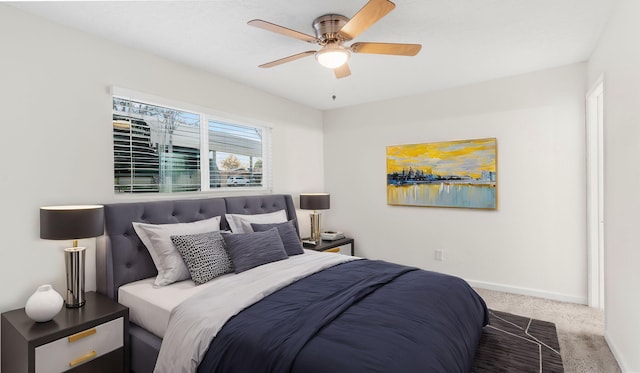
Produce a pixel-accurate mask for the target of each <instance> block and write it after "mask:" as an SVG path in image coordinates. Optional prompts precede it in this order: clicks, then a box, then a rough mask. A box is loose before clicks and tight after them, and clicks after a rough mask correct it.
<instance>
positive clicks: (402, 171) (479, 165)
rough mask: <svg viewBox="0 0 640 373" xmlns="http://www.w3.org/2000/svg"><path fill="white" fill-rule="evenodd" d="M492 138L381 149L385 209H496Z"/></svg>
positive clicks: (494, 153)
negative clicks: (384, 155) (383, 151)
mask: <svg viewBox="0 0 640 373" xmlns="http://www.w3.org/2000/svg"><path fill="white" fill-rule="evenodd" d="M496 162H497V141H496V139H495V138H487V139H475V140H460V141H445V142H433V143H425V144H409V145H394V146H387V204H389V205H403V206H427V207H463V208H478V209H496V208H497V185H496V181H497V177H498V174H497V169H496Z"/></svg>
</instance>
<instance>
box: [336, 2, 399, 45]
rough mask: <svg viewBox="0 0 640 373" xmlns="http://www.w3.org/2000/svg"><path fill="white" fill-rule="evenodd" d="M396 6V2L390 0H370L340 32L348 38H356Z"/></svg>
mask: <svg viewBox="0 0 640 373" xmlns="http://www.w3.org/2000/svg"><path fill="white" fill-rule="evenodd" d="M395 7H396V4H394V3H392V2H391V1H389V0H369V2H368V3H367V4H365V6H363V7H362V9H360V10H359V11H358V13H356V14H355V15H354V16H353V17H352V18H351V19H350V20H349V22H347V24H346V25H344V26H342V29H340V32H339V33H340V35H342V36H343V37H344V38H345V39H346V40H351V39H354V38H355V37H356V36H358V35H360V33H362V32H363V31H364V30H366V29H368V28H369V27H370V26H371V25H373V24H374V23H376V22H378V20H380V18H382V17H384V16H386V15H387V13H389V12H390V11H392V10H393V8H395Z"/></svg>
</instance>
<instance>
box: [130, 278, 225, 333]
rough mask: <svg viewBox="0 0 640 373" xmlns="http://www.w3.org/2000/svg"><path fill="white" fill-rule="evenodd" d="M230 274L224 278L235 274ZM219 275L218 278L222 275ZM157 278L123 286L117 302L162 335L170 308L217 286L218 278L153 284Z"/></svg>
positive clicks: (138, 321) (151, 329) (146, 326)
mask: <svg viewBox="0 0 640 373" xmlns="http://www.w3.org/2000/svg"><path fill="white" fill-rule="evenodd" d="M233 275H234V274H227V275H224V276H221V277H227V276H233ZM221 277H218V278H221ZM155 279H156V278H155V277H150V278H146V279H144V280H139V281H135V282H131V283H128V284H126V285H123V286H120V288H119V289H118V302H119V303H121V304H122V305H124V306H127V307H129V320H130V321H131V322H133V323H135V324H136V325H139V326H141V327H143V328H144V329H147V330H148V331H150V332H151V333H153V334H155V335H156V336H158V337H160V338H163V337H164V334H165V332H166V331H167V325H169V316H171V311H172V310H173V309H174V308H175V307H176V306H177V305H179V304H180V303H182V301H184V300H185V299H187V298H189V297H191V296H193V295H195V294H197V293H199V292H201V291H203V290H205V289H207V288H209V287H211V286H215V280H214V281H209V282H207V283H205V284H202V285H199V286H196V284H195V283H194V282H193V281H192V280H184V281H180V282H174V283H173V284H170V285H166V286H160V287H158V286H154V284H153V283H154V281H155Z"/></svg>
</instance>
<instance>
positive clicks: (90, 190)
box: [0, 5, 324, 311]
mask: <svg viewBox="0 0 640 373" xmlns="http://www.w3.org/2000/svg"><path fill="white" fill-rule="evenodd" d="M0 45H1V46H2V51H1V52H0V53H1V57H0V105H1V107H2V115H1V116H0V118H1V119H0V122H1V123H2V130H3V134H2V136H1V137H0V155H1V159H2V168H1V171H0V198H1V199H2V203H1V205H2V207H3V212H4V214H3V215H4V217H3V218H2V224H0V237H2V240H3V241H2V244H1V245H0V269H1V270H0V294H1V297H0V311H6V310H9V309H13V308H18V307H23V306H24V304H25V302H26V300H27V298H28V297H29V296H30V295H31V294H32V293H33V292H34V291H35V289H36V287H37V286H38V285H41V284H46V283H51V284H53V285H54V287H55V288H56V290H58V291H59V292H62V290H63V289H64V288H65V284H64V273H65V270H64V262H63V251H62V249H63V248H64V247H67V246H70V245H71V242H64V241H49V240H41V239H40V238H39V207H40V206H43V205H52V204H81V203H93V204H94V203H108V202H113V201H116V200H118V201H122V200H123V199H122V198H118V199H116V197H115V196H114V193H113V150H112V139H111V136H112V129H111V105H112V104H111V96H110V95H109V92H108V87H109V86H111V85H116V86H120V87H123V88H128V89H132V90H136V91H141V92H145V93H148V94H152V95H156V96H161V97H166V98H169V99H173V100H177V101H180V102H187V103H191V104H195V105H200V106H203V107H207V108H211V109H213V110H215V111H218V112H222V113H230V114H232V115H237V116H242V117H244V118H248V119H254V120H259V121H262V122H268V123H271V124H272V127H273V163H274V169H273V173H274V192H275V193H291V194H294V195H296V194H298V193H300V192H302V191H308V190H319V189H322V186H323V183H324V179H323V174H322V169H323V159H322V114H321V112H320V111H317V110H315V109H309V108H306V107H303V106H301V105H298V104H295V103H292V102H290V101H286V100H284V99H281V98H277V97H274V96H271V95H268V94H266V93H263V92H261V91H257V90H255V89H251V88H249V87H245V86H242V85H239V84H236V83H233V82H230V81H227V80H225V79H222V78H220V77H216V76H213V75H210V74H207V73H204V72H202V71H198V70H196V69H192V68H190V67H187V66H182V65H178V64H175V63H172V62H169V61H167V60H163V59H161V58H158V57H155V56H153V55H150V54H146V53H142V52H139V51H134V50H131V49H127V48H124V47H121V46H117V45H115V44H112V43H109V42H107V41H104V40H101V39H98V38H95V37H92V36H89V35H88V34H83V33H80V32H77V31H74V30H72V29H68V28H65V27H62V26H57V25H55V24H53V23H50V22H48V21H44V20H41V19H38V18H35V17H33V16H30V15H27V14H26V13H23V12H21V11H18V10H16V9H14V8H11V7H7V6H4V5H0ZM300 175H305V177H300ZM191 197H193V195H191ZM81 244H84V245H86V246H88V247H89V250H88V257H87V290H92V289H95V260H94V252H95V251H94V247H95V239H91V240H83V241H81Z"/></svg>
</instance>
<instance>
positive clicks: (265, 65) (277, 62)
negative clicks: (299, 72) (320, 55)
mask: <svg viewBox="0 0 640 373" xmlns="http://www.w3.org/2000/svg"><path fill="white" fill-rule="evenodd" d="M315 53H316V51H306V52H302V53H298V54H294V55H291V56H289V57H285V58H281V59H279V60H275V61H271V62H267V63H263V64H262V65H260V66H259V67H262V68H263V69H266V68H268V67H274V66H278V65H282V64H283V63H285V62H291V61H295V60H297V59H300V58H303V57H307V56H311V55H313V54H315Z"/></svg>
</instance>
